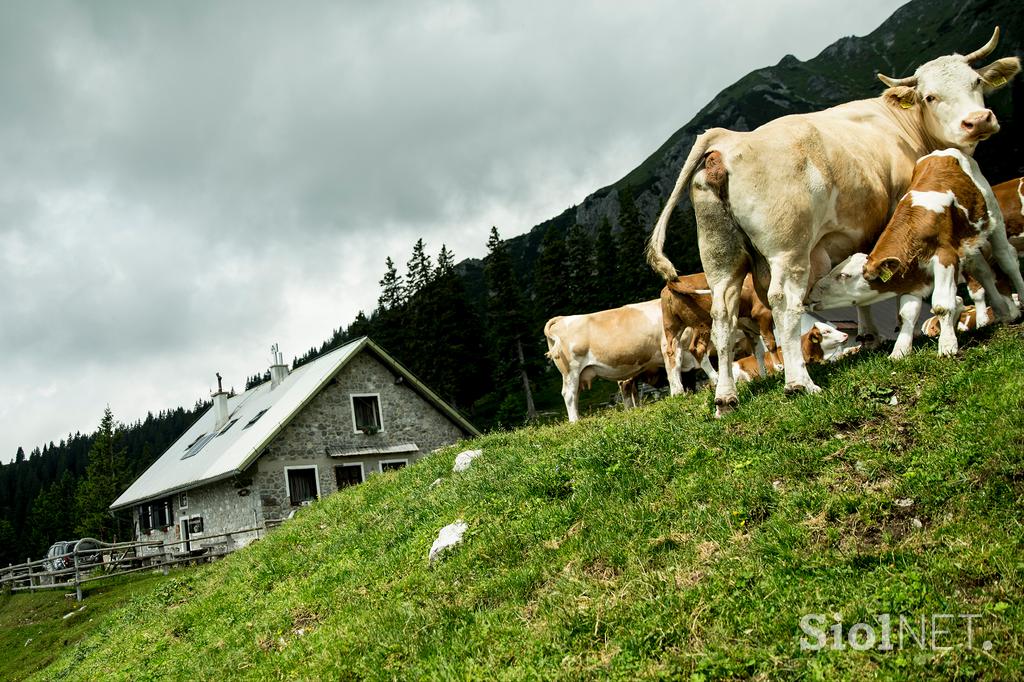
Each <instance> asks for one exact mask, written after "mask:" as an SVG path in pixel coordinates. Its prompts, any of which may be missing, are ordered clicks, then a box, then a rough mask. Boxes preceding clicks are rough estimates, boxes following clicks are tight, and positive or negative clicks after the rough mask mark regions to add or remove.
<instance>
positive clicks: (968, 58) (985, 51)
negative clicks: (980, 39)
mask: <svg viewBox="0 0 1024 682" xmlns="http://www.w3.org/2000/svg"><path fill="white" fill-rule="evenodd" d="M998 43H999V27H998V26H996V30H994V31H992V37H991V38H989V39H988V42H987V43H985V47H982V48H981V49H979V50H975V51H974V52H972V53H970V54H969V55H965V56H964V61H965V62H967V63H968V64H970V63H971V62H973V61H976V60H978V59H984V58H985V57H987V56H988V55H989V53H991V52H992V50H994V49H996V45H997V44H998Z"/></svg>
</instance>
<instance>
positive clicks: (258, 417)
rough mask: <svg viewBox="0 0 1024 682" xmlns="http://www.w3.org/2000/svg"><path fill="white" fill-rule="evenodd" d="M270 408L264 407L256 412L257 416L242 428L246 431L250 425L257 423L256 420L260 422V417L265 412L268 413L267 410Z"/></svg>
mask: <svg viewBox="0 0 1024 682" xmlns="http://www.w3.org/2000/svg"><path fill="white" fill-rule="evenodd" d="M269 409H270V408H269V407H267V408H264V409H262V410H260V411H259V412H257V413H256V416H255V417H253V418H252V419H250V420H249V423H248V424H246V425H245V426H244V427H242V430H243V431H244V430H245V429H247V428H249V427H250V426H252V425H253V424H255V423H256V422H258V421H259V420H260V417H262V416H263V415H265V414H266V413H267V410H269ZM236 421H237V420H236ZM228 426H230V424H229V425H228ZM226 430H227V429H225V431H226Z"/></svg>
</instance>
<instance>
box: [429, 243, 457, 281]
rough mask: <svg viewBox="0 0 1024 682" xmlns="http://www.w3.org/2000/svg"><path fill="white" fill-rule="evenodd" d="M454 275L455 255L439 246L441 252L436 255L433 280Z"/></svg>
mask: <svg viewBox="0 0 1024 682" xmlns="http://www.w3.org/2000/svg"><path fill="white" fill-rule="evenodd" d="M454 274H455V254H453V253H452V252H451V251H449V250H448V247H447V246H445V245H444V244H441V252H440V253H438V254H437V267H436V268H434V279H437V278H439V277H447V276H449V275H454Z"/></svg>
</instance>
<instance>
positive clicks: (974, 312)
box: [921, 296, 992, 338]
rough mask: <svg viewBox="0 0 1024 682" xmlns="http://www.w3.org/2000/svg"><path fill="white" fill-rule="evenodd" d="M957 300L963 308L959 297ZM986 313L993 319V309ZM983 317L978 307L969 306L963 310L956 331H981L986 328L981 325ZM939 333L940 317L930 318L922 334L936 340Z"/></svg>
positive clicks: (925, 323)
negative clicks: (980, 321)
mask: <svg viewBox="0 0 1024 682" xmlns="http://www.w3.org/2000/svg"><path fill="white" fill-rule="evenodd" d="M956 300H957V303H959V304H960V307H961V308H963V303H962V302H961V300H960V297H959V296H958V297H957V299H956ZM986 312H987V314H988V317H989V318H991V317H992V309H991V308H989V309H988V311H986ZM982 317H983V316H982V315H979V314H978V308H977V307H976V306H973V305H969V306H967V307H966V308H963V310H962V311H961V312H960V319H959V321H958V322H957V323H956V330H957V331H958V332H968V331H971V330H972V329H980V328H981V327H984V326H985V325H984V324H982V323H979V320H980V319H982ZM939 331H940V330H939V318H938V317H929V318H928V319H927V320H925V321H924V323H923V324H922V325H921V333H922V334H924V335H925V336H930V337H932V338H935V337H936V336H938V335H939Z"/></svg>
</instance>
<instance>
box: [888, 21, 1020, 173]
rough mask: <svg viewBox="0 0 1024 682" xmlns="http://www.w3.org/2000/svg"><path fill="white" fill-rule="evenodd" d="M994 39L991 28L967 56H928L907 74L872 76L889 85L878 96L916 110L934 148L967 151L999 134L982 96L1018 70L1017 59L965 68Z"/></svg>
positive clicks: (986, 50) (985, 51) (993, 44)
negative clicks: (982, 42) (983, 42)
mask: <svg viewBox="0 0 1024 682" xmlns="http://www.w3.org/2000/svg"><path fill="white" fill-rule="evenodd" d="M998 42H999V27H996V30H995V31H994V32H993V33H992V38H991V39H990V40H989V41H988V43H987V44H986V45H985V46H984V47H982V48H981V49H979V50H975V51H974V52H972V53H970V54H968V55H959V54H954V55H949V56H946V57H939V58H938V59H933V60H931V61H930V62H927V63H926V64H922V65H921V66H920V67H918V69H917V71H915V72H914V75H913V76H908V77H907V78H890V77H889V76H884V75H882V74H878V78H879V80H881V81H882V82H883V83H885V84H886V85H888V86H889V89H888V90H886V91H885V93H884V94H883V97H885V98H886V99H887V100H888V101H889V102H890V103H892V104H893V105H895V106H898V107H902V108H904V109H919V110H920V112H921V114H920V116H921V120H922V123H923V125H924V128H925V131H926V132H927V134H928V135H929V136H930V137H931V138H932V139H933V142H934V143H935V146H936V149H942V148H945V147H956V148H957V149H960V150H963V151H964V152H966V153H968V154H971V153H973V152H974V148H975V147H976V146H977V145H978V143H979V142H980V141H982V140H984V139H986V138H988V137H989V136H990V135H993V134H995V133H997V132H999V121H997V120H996V115H995V114H994V113H992V110H991V109H988V108H987V107H986V106H985V95H987V94H989V93H990V92H995V91H996V90H998V89H999V88H1001V87H1003V86H1004V85H1006V84H1007V83H1009V82H1010V79H1011V78H1013V77H1014V76H1016V75H1017V73H1018V72H1019V71H1020V60H1019V59H1018V58H1017V57H1006V58H1004V59H997V60H996V61H994V62H992V63H991V64H989V65H988V66H984V67H981V68H980V69H975V68H973V67H972V66H971V63H972V62H975V61H977V60H979V59H984V58H985V57H987V56H988V55H989V54H990V53H991V52H992V50H994V49H995V47H996V43H998Z"/></svg>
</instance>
